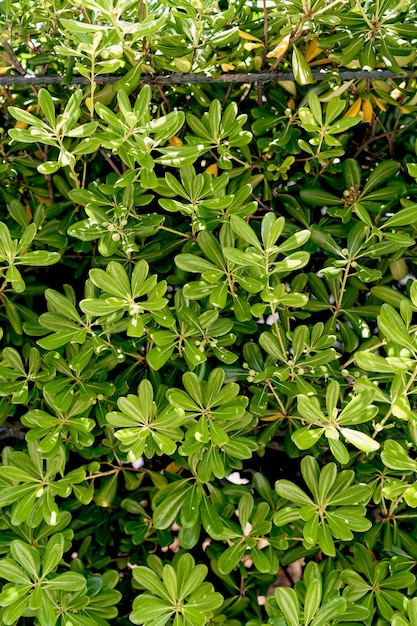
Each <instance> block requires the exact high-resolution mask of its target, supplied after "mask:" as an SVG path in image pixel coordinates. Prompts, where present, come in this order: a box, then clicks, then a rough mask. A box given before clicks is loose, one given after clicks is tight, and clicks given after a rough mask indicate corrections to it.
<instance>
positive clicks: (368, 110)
mask: <svg viewBox="0 0 417 626" xmlns="http://www.w3.org/2000/svg"><path fill="white" fill-rule="evenodd" d="M362 113H363V121H364V122H366V124H370V123H371V122H372V118H373V116H374V109H373V107H372V102H371V101H370V100H365V101H364V103H363V104H362Z"/></svg>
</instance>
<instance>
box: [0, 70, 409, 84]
mask: <svg viewBox="0 0 417 626" xmlns="http://www.w3.org/2000/svg"><path fill="white" fill-rule="evenodd" d="M329 71H331V72H332V73H333V74H334V75H337V76H338V77H339V78H340V79H341V80H361V79H364V78H365V79H370V80H372V79H376V78H378V79H381V78H382V79H388V78H403V79H404V78H415V77H417V71H414V70H407V71H404V73H403V74H395V73H394V72H391V71H390V70H374V71H372V72H367V71H364V70H346V71H342V72H336V68H335V67H333V66H331V67H327V68H322V69H320V70H313V72H312V74H313V78H314V80H316V81H322V80H324V79H326V77H327V76H326V74H327V72H329ZM118 80H123V75H120V74H116V75H115V74H110V75H107V76H96V78H95V83H96V84H97V85H105V84H109V83H115V82H117V81H118ZM282 80H294V74H293V72H276V71H272V72H249V73H244V74H238V73H236V74H234V73H233V72H228V73H227V74H219V75H218V76H206V75H205V74H193V73H190V74H182V73H181V72H174V73H172V74H166V75H158V76H153V77H152V76H144V77H143V78H141V80H140V81H139V82H140V83H142V84H150V85H179V84H182V85H183V84H190V83H200V84H222V83H223V84H228V83H269V82H272V83H276V82H279V81H282ZM62 82H63V83H64V84H67V79H66V77H64V76H61V75H59V74H49V75H48V74H46V75H42V76H37V75H34V74H25V75H23V76H16V75H15V76H10V75H8V76H0V85H60V84H61V83H62ZM70 84H72V85H89V84H90V80H89V79H88V78H85V77H84V76H73V78H72V79H71V81H70Z"/></svg>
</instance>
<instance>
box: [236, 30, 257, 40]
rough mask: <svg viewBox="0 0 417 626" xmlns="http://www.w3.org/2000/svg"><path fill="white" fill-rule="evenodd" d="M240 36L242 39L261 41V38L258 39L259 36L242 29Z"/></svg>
mask: <svg viewBox="0 0 417 626" xmlns="http://www.w3.org/2000/svg"><path fill="white" fill-rule="evenodd" d="M239 37H241V38H242V39H247V40H248V41H261V40H260V39H258V37H254V35H250V34H249V33H245V31H244V30H240V31H239ZM261 43H262V42H261Z"/></svg>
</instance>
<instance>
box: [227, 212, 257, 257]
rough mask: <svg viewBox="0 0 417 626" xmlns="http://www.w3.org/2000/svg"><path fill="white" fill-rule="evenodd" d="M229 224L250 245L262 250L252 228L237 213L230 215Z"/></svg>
mask: <svg viewBox="0 0 417 626" xmlns="http://www.w3.org/2000/svg"><path fill="white" fill-rule="evenodd" d="M230 225H231V227H232V229H233V231H234V232H235V233H236V235H237V236H238V237H240V238H241V239H243V240H244V241H246V242H247V243H249V244H250V245H251V246H254V247H255V248H258V250H262V246H261V244H260V241H259V239H258V237H257V236H256V234H255V231H254V230H253V228H251V227H250V226H249V224H248V223H247V222H245V220H244V219H243V218H242V217H240V216H239V215H232V216H231V217H230Z"/></svg>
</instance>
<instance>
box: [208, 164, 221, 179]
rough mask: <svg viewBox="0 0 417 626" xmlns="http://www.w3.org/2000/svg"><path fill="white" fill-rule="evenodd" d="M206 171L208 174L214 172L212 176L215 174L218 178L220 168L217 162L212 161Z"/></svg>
mask: <svg viewBox="0 0 417 626" xmlns="http://www.w3.org/2000/svg"><path fill="white" fill-rule="evenodd" d="M206 172H207V174H212V176H214V178H217V176H218V174H219V168H218V167H217V163H212V164H211V165H209V166H208V167H207V168H206Z"/></svg>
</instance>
